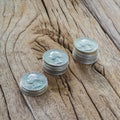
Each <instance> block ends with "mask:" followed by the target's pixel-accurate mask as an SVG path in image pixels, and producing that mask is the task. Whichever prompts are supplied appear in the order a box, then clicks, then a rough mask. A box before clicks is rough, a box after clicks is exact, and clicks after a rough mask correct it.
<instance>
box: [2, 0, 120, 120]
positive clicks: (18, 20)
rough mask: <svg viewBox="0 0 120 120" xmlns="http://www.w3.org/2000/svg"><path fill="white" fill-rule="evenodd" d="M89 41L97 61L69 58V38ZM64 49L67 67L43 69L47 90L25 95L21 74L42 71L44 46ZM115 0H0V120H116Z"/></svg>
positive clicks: (119, 111)
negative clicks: (59, 73)
mask: <svg viewBox="0 0 120 120" xmlns="http://www.w3.org/2000/svg"><path fill="white" fill-rule="evenodd" d="M84 36H85V37H89V38H93V39H95V40H96V41H97V42H98V44H99V60H98V61H97V62H96V63H95V64H92V65H82V64H79V63H76V62H75V61H74V60H73V58H72V54H71V52H72V49H73V41H74V40H75V39H76V38H79V37H84ZM51 48H58V49H62V50H64V51H66V52H67V53H68V55H69V57H70V65H69V68H68V71H67V73H66V74H64V75H62V76H58V77H54V76H50V75H48V74H46V73H45V75H46V76H47V78H48V80H49V87H48V91H47V92H46V93H45V94H44V95H42V96H39V97H29V96H25V95H24V94H22V93H21V92H20V89H19V82H20V78H21V76H22V75H23V74H24V73H26V72H31V71H38V72H42V73H43V70H42V55H43V53H44V52H45V51H46V50H49V49H51ZM119 50H120V0H0V120H120V51H119Z"/></svg>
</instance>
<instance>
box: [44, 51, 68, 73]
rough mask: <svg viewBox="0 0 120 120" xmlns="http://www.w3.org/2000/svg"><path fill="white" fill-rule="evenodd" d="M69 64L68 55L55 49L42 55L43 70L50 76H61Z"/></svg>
mask: <svg viewBox="0 0 120 120" xmlns="http://www.w3.org/2000/svg"><path fill="white" fill-rule="evenodd" d="M68 64H69V57H68V55H67V54H66V53H65V52H64V51H62V50H57V49H51V50H48V51H46V52H45V53H44V55H43V69H44V71H45V72H47V73H49V74H51V75H62V74H64V73H65V72H66V70H67V67H68Z"/></svg>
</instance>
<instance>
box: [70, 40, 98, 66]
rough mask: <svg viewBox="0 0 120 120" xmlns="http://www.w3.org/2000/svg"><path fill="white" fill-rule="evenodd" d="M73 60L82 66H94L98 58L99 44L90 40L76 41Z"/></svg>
mask: <svg viewBox="0 0 120 120" xmlns="http://www.w3.org/2000/svg"><path fill="white" fill-rule="evenodd" d="M72 54H73V58H74V59H75V60H76V61H77V62H80V63H82V64H92V63H95V62H96V61H97V58H98V44H97V42H96V41H95V40H92V39H89V38H79V39H76V40H75V41H74V49H73V53H72Z"/></svg>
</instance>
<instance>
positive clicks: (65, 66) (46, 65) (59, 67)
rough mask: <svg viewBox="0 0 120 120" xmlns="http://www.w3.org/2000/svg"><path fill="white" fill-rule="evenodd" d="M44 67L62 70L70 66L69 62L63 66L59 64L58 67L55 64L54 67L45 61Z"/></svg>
mask: <svg viewBox="0 0 120 120" xmlns="http://www.w3.org/2000/svg"><path fill="white" fill-rule="evenodd" d="M43 67H44V68H46V69H50V70H53V71H62V70H64V69H66V68H67V67H68V63H67V64H65V65H62V66H58V67H55V66H54V67H53V66H50V65H48V64H47V63H45V62H43Z"/></svg>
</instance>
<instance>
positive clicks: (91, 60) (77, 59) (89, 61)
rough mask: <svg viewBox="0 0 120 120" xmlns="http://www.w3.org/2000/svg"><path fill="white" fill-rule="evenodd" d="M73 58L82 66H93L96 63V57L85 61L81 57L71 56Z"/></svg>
mask: <svg viewBox="0 0 120 120" xmlns="http://www.w3.org/2000/svg"><path fill="white" fill-rule="evenodd" d="M73 58H74V60H75V61H76V62H79V63H82V64H93V63H95V62H96V61H97V59H98V57H97V56H96V57H94V58H92V59H86V58H82V57H79V56H77V55H75V54H73Z"/></svg>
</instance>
